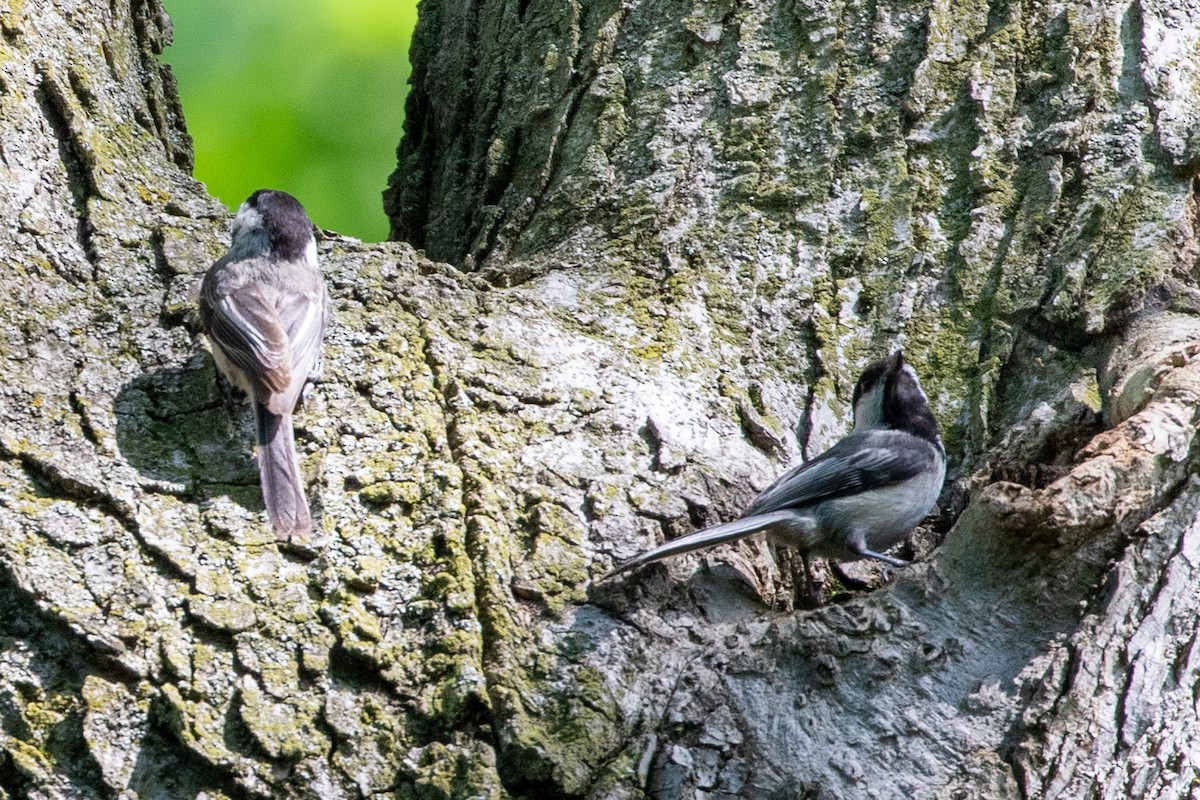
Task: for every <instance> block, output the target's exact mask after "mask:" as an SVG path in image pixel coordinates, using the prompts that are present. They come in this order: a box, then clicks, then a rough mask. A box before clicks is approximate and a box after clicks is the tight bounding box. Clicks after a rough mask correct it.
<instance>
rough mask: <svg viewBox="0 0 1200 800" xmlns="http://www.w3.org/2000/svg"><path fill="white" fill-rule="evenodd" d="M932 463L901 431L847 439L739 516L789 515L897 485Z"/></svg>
mask: <svg viewBox="0 0 1200 800" xmlns="http://www.w3.org/2000/svg"><path fill="white" fill-rule="evenodd" d="M933 458H934V453H933V450H932V449H931V448H930V447H929V445H928V444H927V443H926V442H924V441H923V440H921V439H918V438H917V437H915V436H913V435H912V434H910V433H906V432H904V431H895V430H871V431H864V432H862V433H855V434H851V435H850V436H847V437H846V438H845V439H842V440H841V441H840V442H838V443H837V444H835V445H834V446H833V447H831V448H829V449H828V450H826V451H825V452H824V453H822V454H821V455H819V456H817V457H816V458H814V459H813V460H812V461H807V462H805V463H803V464H801V465H799V466H798V467H795V468H793V469H791V470H788V471H787V472H785V473H784V474H783V475H781V476H779V478H778V479H777V480H776V481H775V482H774V483H773V484H771V485H770V486H768V487H767V488H766V489H764V490H763V492H762V493H761V494H759V496H758V497H756V498H754V501H753V502H752V503H751V504H750V506H749V508H747V509H746V512H745V515H744V516H747V517H749V516H753V515H756V514H766V513H768V512H771V511H779V510H782V509H789V508H790V509H795V508H798V507H801V506H806V505H810V504H812V503H816V502H819V501H821V500H828V499H830V498H834V497H840V496H843V495H847V494H852V493H858V492H863V491H867V490H869V489H876V488H880V487H883V486H888V485H890V484H893V483H899V482H901V481H904V480H907V479H909V478H912V477H914V476H916V475H917V474H919V473H920V472H921V471H922V470H924V469H926V468H928V467H929V466H930V463H931V462H932V460H933Z"/></svg>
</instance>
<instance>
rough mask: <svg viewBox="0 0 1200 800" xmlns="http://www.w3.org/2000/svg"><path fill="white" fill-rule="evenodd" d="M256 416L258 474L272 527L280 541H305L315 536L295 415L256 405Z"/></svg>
mask: <svg viewBox="0 0 1200 800" xmlns="http://www.w3.org/2000/svg"><path fill="white" fill-rule="evenodd" d="M254 414H255V421H256V422H257V423H258V473H259V477H260V479H261V480H262V493H263V502H264V503H265V504H266V506H267V516H268V517H270V519H271V527H273V528H274V529H275V536H276V538H278V539H279V540H280V541H285V542H286V541H297V540H302V539H305V538H307V537H308V535H309V534H311V533H312V515H311V514H309V511H308V499H307V498H306V497H305V496H304V484H303V483H302V482H301V480H300V462H299V460H297V458H296V440H295V439H294V438H293V435H292V415H291V414H290V413H288V414H274V413H272V412H271V411H270V410H268V409H267V407H266V406H265V405H263V404H262V403H255V404H254Z"/></svg>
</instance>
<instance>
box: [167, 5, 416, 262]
mask: <svg viewBox="0 0 1200 800" xmlns="http://www.w3.org/2000/svg"><path fill="white" fill-rule="evenodd" d="M165 5H166V7H167V11H168V13H169V14H170V15H171V19H172V20H173V22H174V34H175V35H174V44H173V45H172V46H171V47H170V48H168V49H167V51H166V52H165V53H164V54H163V59H164V60H165V61H166V62H167V63H169V64H170V65H171V67H172V69H173V70H174V72H175V75H176V76H177V78H178V80H179V92H180V95H181V96H182V97H183V111H184V115H185V117H186V118H187V126H188V131H189V132H190V133H191V134H192V137H193V139H194V140H195V150H196V172H195V174H196V178H197V179H198V180H200V181H203V182H204V183H205V184H206V185H207V186H208V190H209V192H210V193H211V194H213V195H214V196H216V197H219V198H220V199H221V201H222V202H224V203H225V205H227V206H229V207H230V208H231V209H233V208H237V206H238V205H239V204H241V202H242V201H243V200H244V199H246V197H247V196H248V195H249V194H250V193H251V192H253V191H254V190H255V189H261V188H266V187H269V188H272V189H283V190H284V191H287V192H290V193H292V194H294V195H295V196H296V197H297V199H299V200H300V202H301V203H303V204H304V206H305V207H306V208H307V209H308V212H309V215H310V216H311V217H312V218H313V221H314V222H316V223H317V225H318V226H320V227H322V228H326V229H331V230H336V231H338V232H339V233H345V234H349V235H351V236H357V237H359V238H361V239H364V240H366V241H380V240H382V239H385V238H386V237H387V231H388V225H387V219H386V217H385V216H384V214H383V203H382V200H381V199H380V193H381V192H382V191H383V188H384V186H385V185H386V184H387V177H388V174H389V173H391V172H392V170H393V169H395V166H396V145H397V144H399V142H400V136H401V133H402V130H403V128H402V125H403V122H404V98H405V96H406V95H407V93H408V75H409V64H408V45H409V41H410V40H411V39H412V29H413V25H414V24H415V23H416V19H417V3H416V0H249V2H248V1H247V0H165Z"/></svg>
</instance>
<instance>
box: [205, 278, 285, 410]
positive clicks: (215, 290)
mask: <svg viewBox="0 0 1200 800" xmlns="http://www.w3.org/2000/svg"><path fill="white" fill-rule="evenodd" d="M212 276H213V273H212V272H210V273H209V275H208V276H206V277H205V280H204V283H203V284H202V285H201V287H200V312H201V319H202V321H203V323H204V330H205V332H206V333H208V335H209V336H210V337H211V338H212V340H213V343H214V344H216V345H217V346H218V347H220V348H221V352H222V353H223V354H224V355H225V358H226V359H228V360H229V361H230V362H231V363H233V364H234V365H235V366H237V367H238V368H240V369H241V370H242V371H243V372H245V373H246V375H247V377H248V378H249V379H250V381H251V382H252V383H253V384H254V386H255V387H256V388H257V389H259V390H262V391H265V392H266V393H267V394H274V393H278V392H284V391H287V389H288V386H289V384H290V383H291V379H292V375H291V363H292V359H291V346H290V344H289V342H288V334H287V331H286V330H285V329H284V327H283V325H282V324H281V320H280V317H279V313H278V311H276V309H275V305H274V304H273V303H272V302H270V301H269V300H268V298H267V297H266V296H265V295H264V292H263V289H262V287H261V286H259V285H258V284H255V283H245V284H242V285H240V286H237V287H236V288H234V289H232V290H231V291H221V290H220V287H219V286H218V283H219V281H218V280H217V279H216V278H214V277H212Z"/></svg>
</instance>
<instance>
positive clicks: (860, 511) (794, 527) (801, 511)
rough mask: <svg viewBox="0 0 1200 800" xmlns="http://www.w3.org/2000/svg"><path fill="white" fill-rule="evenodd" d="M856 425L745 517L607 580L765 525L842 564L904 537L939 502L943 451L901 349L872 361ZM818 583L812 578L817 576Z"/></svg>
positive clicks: (634, 562)
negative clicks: (643, 565)
mask: <svg viewBox="0 0 1200 800" xmlns="http://www.w3.org/2000/svg"><path fill="white" fill-rule="evenodd" d="M853 404H854V430H852V431H851V432H850V434H849V435H848V436H846V438H844V439H842V440H841V441H840V442H838V443H837V444H835V445H834V446H833V447H831V448H829V449H828V450H826V451H825V452H824V453H822V454H821V455H819V456H817V457H816V458H814V459H813V460H812V461H808V462H806V463H804V464H801V465H799V466H797V467H795V468H793V469H791V470H789V471H787V472H785V473H784V474H783V475H782V476H780V477H779V479H778V480H776V481H775V482H774V483H773V484H771V485H770V486H768V487H767V488H766V489H765V490H764V491H763V492H762V494H760V495H759V496H758V497H756V498H755V499H754V502H752V503H751V504H750V507H749V508H747V509H746V512H745V514H743V515H742V517H741V519H737V520H734V521H733V522H727V523H725V524H724V525H717V526H715V527H712V528H707V529H705V530H702V531H697V532H696V533H692V534H689V535H687V536H682V537H680V538H678V539H673V540H671V541H669V542H666V543H665V544H663V545H660V546H659V547H656V548H655V549H653V550H651V551H649V552H648V553H644V554H642V555H640V556H638V557H637V558H634V559H631V560H629V561H626V562H625V563H624V564H621V565H620V566H618V567H617V568H616V569H614V570H612V571H611V572H609V573H607V574H606V575H604V576H602V578H601V580H604V579H606V578H608V577H611V576H612V575H616V574H618V573H621V572H624V571H626V570H630V569H633V568H634V567H639V566H641V565H642V564H648V563H650V562H652V561H658V560H659V559H663V558H666V557H668V556H673V555H678V554H679V553H686V552H689V551H692V550H696V549H699V548H701V547H709V546H711V545H715V544H719V543H721V542H728V541H732V540H734V539H740V538H742V537H745V536H749V535H750V534H753V533H757V532H759V531H765V532H766V533H767V535H768V536H770V537H771V538H772V539H773V540H775V541H776V542H780V543H782V544H787V545H791V546H792V547H797V548H799V549H800V552H801V555H802V558H803V559H804V566H805V572H806V577H807V571H808V555H809V554H813V555H818V556H824V557H825V558H831V559H835V560H837V561H855V560H858V559H860V558H874V559H876V560H878V561H882V562H884V563H886V564H891V565H892V566H894V567H903V566H907V563H908V562H906V561H901V560H900V559H898V558H893V557H892V556H887V555H884V554H883V551H884V550H887V549H888V548H890V547H892V546H893V545H896V544H898V543H899V542H901V541H902V540H903V539H904V538H905V537H906V536H907V535H908V533H909V531H911V530H912V529H913V528H914V527H915V526H916V524H917V523H918V522H920V521H921V520H922V519H924V517H925V515H926V514H928V513H929V510H930V509H931V508H932V507H933V504H934V503H935V502H936V501H937V498H938V494H939V493H940V492H941V489H942V482H943V481H944V480H945V477H946V451H945V449H944V448H943V447H942V440H941V439H940V438H939V437H938V427H937V421H936V420H935V419H934V418H933V413H932V412H931V411H930V410H929V402H928V400H927V399H926V397H925V393H924V392H922V391H921V384H920V383H919V382H918V381H917V374H916V373H915V372H914V371H913V369H912V367H910V366H909V365H908V364H906V363H904V358H903V356H902V354H901V353H900V352H896V353H895V354H894V355H891V356H889V357H888V358H884V359H881V360H879V361H876V362H875V363H873V364H871V365H870V366H868V367H867V368H866V370H865V371H864V372H863V374H862V377H860V378H859V379H858V383H857V384H856V385H855V387H854V403H853ZM809 585H810V587H811V580H810V584H809Z"/></svg>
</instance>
